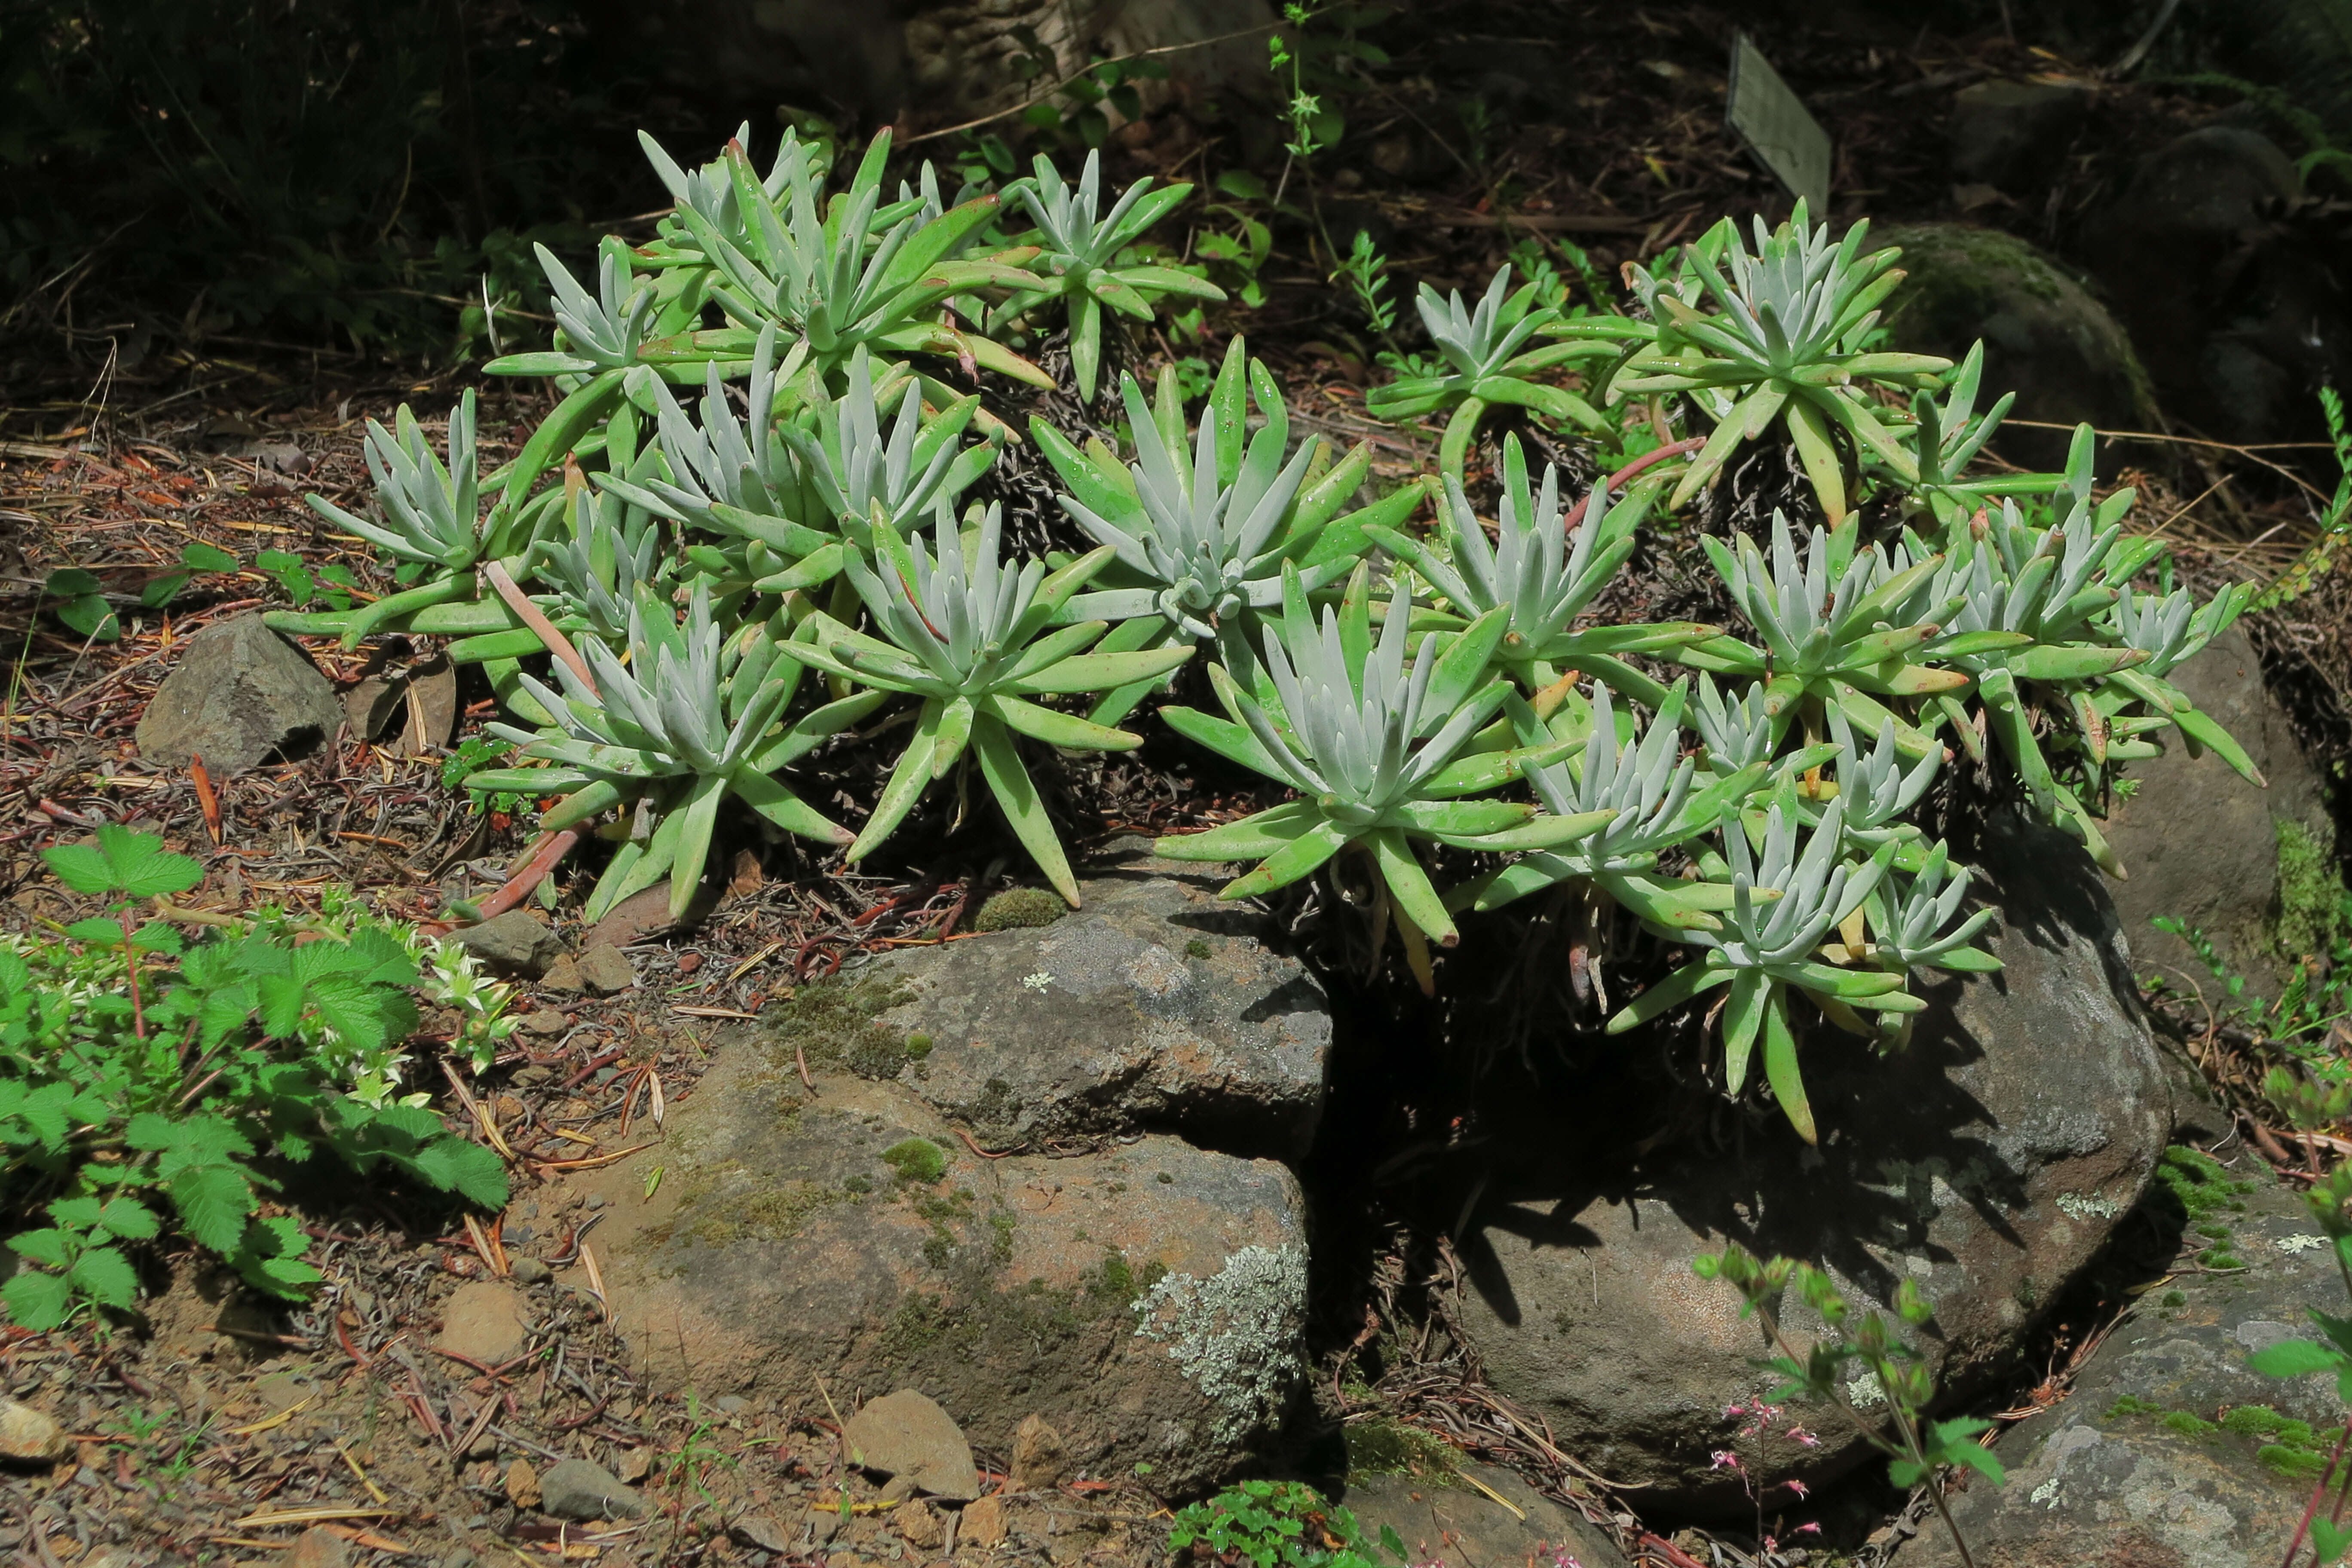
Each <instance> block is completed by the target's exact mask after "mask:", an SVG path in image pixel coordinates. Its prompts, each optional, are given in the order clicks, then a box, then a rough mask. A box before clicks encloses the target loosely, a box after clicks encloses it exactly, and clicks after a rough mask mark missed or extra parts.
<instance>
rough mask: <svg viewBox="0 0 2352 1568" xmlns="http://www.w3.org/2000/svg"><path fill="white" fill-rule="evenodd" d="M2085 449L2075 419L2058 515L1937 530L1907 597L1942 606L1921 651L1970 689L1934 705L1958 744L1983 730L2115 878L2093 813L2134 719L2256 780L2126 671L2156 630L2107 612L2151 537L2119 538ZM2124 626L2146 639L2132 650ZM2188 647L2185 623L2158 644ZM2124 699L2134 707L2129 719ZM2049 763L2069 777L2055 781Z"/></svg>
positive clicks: (2209, 724) (2222, 620)
mask: <svg viewBox="0 0 2352 1568" xmlns="http://www.w3.org/2000/svg"><path fill="white" fill-rule="evenodd" d="M2092 443H2093V436H2092V432H2091V429H2090V427H2089V426H2082V427H2081V428H2080V429H2078V430H2077V431H2076V433H2075V439H2074V449H2073V451H2072V453H2071V454H2070V456H2069V458H2068V461H2067V473H2066V494H2065V495H2064V496H2063V497H2062V498H2061V499H2062V500H2063V504H2064V507H2065V511H2064V515H2063V519H2062V521H2059V522H2058V523H2057V524H2056V525H2055V526H2052V527H2047V528H2043V527H2037V526H2035V525H2034V524H2032V523H2031V522H2029V521H2026V520H2025V518H2024V517H2023V515H2022V514H2021V513H2020V511H2019V510H2018V508H2017V505H2016V503H2015V502H2014V501H2013V500H2008V499H2004V500H2002V501H2001V503H2000V506H1999V507H1998V508H1997V509H1996V508H1988V509H1986V510H1981V511H1979V512H1978V513H1977V515H1976V517H1975V518H1974V519H1973V520H1971V521H1969V522H1967V523H1965V524H1959V525H1955V526H1953V527H1950V528H1948V529H1947V530H1946V537H1947V540H1948V543H1949V551H1948V555H1947V556H1946V557H1945V558H1944V560H1943V564H1942V565H1941V566H1940V567H1939V569H1938V570H1937V574H1935V576H1934V578H1933V579H1932V580H1930V581H1927V582H1926V583H1924V584H1921V587H1920V592H1919V595H1918V597H1916V599H1915V600H1914V601H1913V603H1914V605H1925V604H1926V603H1927V601H1928V600H1929V599H1932V598H1942V599H1943V600H1944V603H1943V605H1941V606H1939V607H1938V609H1937V614H1938V615H1939V616H1941V618H1942V620H1943V621H1944V624H1945V627H1946V630H1945V632H1944V634H1943V635H1941V636H1939V637H1937V639H1936V641H1935V643H1934V644H1933V645H1932V646H1931V647H1930V648H1929V649H1928V650H1927V652H1928V654H1929V655H1931V656H1933V657H1934V658H1937V662H1938V663H1942V664H1947V665H1949V666H1951V667H1952V668H1953V670H1954V671H1955V672H1957V673H1962V674H1966V675H1967V676H1969V677H1970V678H1972V679H1973V681H1974V683H1975V694H1976V696H1977V697H1978V699H1979V702H1980V704H1981V708H1980V710H1978V711H1976V712H1971V711H1970V710H1969V708H1968V707H1967V706H1965V705H1964V704H1963V703H1962V702H1961V701H1960V700H1959V696H1960V694H1959V693H1958V692H1951V691H1948V692H1944V693H1941V694H1939V695H1938V696H1937V698H1936V699H1935V700H1934V701H1935V704H1936V708H1937V711H1938V712H1939V713H1940V714H1941V716H1942V717H1943V718H1945V719H1948V720H1949V721H1951V722H1952V725H1953V728H1954V731H1955V733H1956V734H1957V735H1958V739H1959V741H1960V743H1961V744H1962V745H1963V746H1965V747H1967V748H1968V749H1969V752H1970V753H1971V755H1980V754H1981V752H1982V750H1983V740H1984V737H1986V736H1987V735H1988V734H1989V735H1990V737H1991V739H1992V740H1993V742H1995V743H1996V744H1997V745H1998V746H1999V748H2000V751H2001V752H2002V753H2003V754H2005V755H2006V756H2007V757H2008V759H2009V762H2010V763H2011V767H2013V768H2014V769H2015V770H2016V773H2017V776H2018V779H2019V782H2020V783H2021V784H2022V785H2023V786H2024V789H2025V794H2026V797H2027V799H2028V800H2029V801H2030V802H2031V804H2032V807H2033V809H2034V811H2035V813H2036V814H2037V815H2038V816H2041V817H2042V819H2043V820H2044V821H2046V822H2050V823H2053V824H2054V825H2055V826H2059V827H2061V828H2063V829H2064V830H2065V831H2066V832H2068V833H2069V834H2071V835H2073V836H2074V837H2075V838H2077V839H2079V840H2081V841H2082V843H2083V844H2084V847H2086V848H2087V849H2088V850H2089V851H2090V853H2091V855H2092V857H2093V858H2095V859H2096V860H2097V861H2098V862H2099V864H2100V865H2101V866H2102V867H2104V868H2105V869H2106V870H2107V871H2108V872H2109V873H2110V874H2111V875H2116V876H2120V875H2122V874H2123V867H2122V865H2121V863H2120V862H2119V861H2118V860H2117V859H2116V855H2115V852H2114V850H2113V849H2112V848H2110V847H2109V846H2108V844H2107V842H2106V839H2105V835H2104V834H2103V833H2102V832H2101V831H2100V828H2099V824H2098V821H2097V817H2096V815H2095V805H2097V803H2098V802H2099V800H2100V799H2101V797H2102V796H2103V795H2104V793H2105V778H2106V773H2107V770H2108V768H2109V766H2110V764H2111V763H2112V762H2113V761H2116V760H2118V753H2116V752H2114V751H2113V750H2112V749H2111V748H2112V747H2113V746H2114V744H2115V743H2116V742H2117V741H2118V740H2121V741H2123V742H2126V750H2125V751H2124V752H2122V753H2120V756H2121V757H2129V756H2132V755H2136V754H2139V752H2138V747H2137V744H2133V743H2132V742H2137V739H2138V737H2139V736H2141V735H2142V734H2144V733H2146V732H2147V731H2150V730H2153V729H2157V728H2160V727H2161V723H2158V724H2148V723H2144V722H2142V720H2143V719H2156V720H2159V721H2168V722H2172V723H2177V724H2179V726H2180V729H2181V732H2182V734H2183V735H2184V736H2186V737H2187V738H2188V739H2189V742H2190V743H2191V744H2192V745H2195V746H2210V747H2211V748H2212V749H2213V750H2214V751H2217V752H2220V753H2221V755H2222V757H2223V758H2224V759H2225V760H2226V761H2228V762H2229V763H2230V764H2231V766H2232V767H2233V768H2235V769H2236V770H2237V771H2238V772H2239V773H2241V774H2242V775H2243V776H2245V777H2246V778H2247V779H2249V780H2250V781H2252V782H2256V783H2259V782H2260V781H2261V774H2260V773H2257V772H2256V771H2255V769H2254V766H2253V763H2252V761H2251V759H2249V758H2248V757H2247V756H2246V754H2245V752H2244V751H2243V750H2242V748H2241V747H2240V746H2239V745H2238V744H2237V742H2235V741H2233V740H2231V738H2230V736H2229V734H2228V732H2227V731H2224V730H2222V729H2221V726H2220V725H2218V724H2216V723H2214V722H2213V721H2211V719H2210V717H2209V716H2207V715H2205V714H2203V713H2200V712H2199V711H2198V710H2197V709H2196V708H2195V707H2194V705H2193V704H2190V703H2189V702H2188V700H2186V699H2185V698H2179V697H2178V696H2177V693H2176V691H2175V689H2174V688H2173V687H2172V686H2171V685H2170V683H2169V682H2167V681H2165V680H2163V679H2161V678H2158V677H2151V676H2148V675H2147V674H2146V673H2145V672H2144V671H2143V670H2142V669H2141V668H2138V667H2140V666H2143V665H2145V664H2147V662H2148V661H2149V659H2150V658H2155V657H2158V653H2159V650H2160V649H2161V648H2162V647H2163V644H2164V641H2165V634H2164V631H2163V628H2162V627H2161V626H2159V625H2158V624H2155V623H2152V622H2150V621H2148V620H2147V617H2145V616H2141V615H2140V614H2139V613H2138V611H2137V605H2135V608H2134V610H2133V611H2129V612H2126V616H2127V617H2129V618H2128V619H2119V618H2118V617H2117V616H2115V615H2113V614H2110V613H2109V612H2110V611H2111V610H2112V609H2113V607H2114V606H2116V605H2118V603H2119V602H2120V600H2121V598H2122V595H2123V594H2124V592H2125V590H2126V588H2127V587H2128V585H2129V584H2130V583H2131V580H2132V579H2133V578H2134V577H2136V576H2137V575H2138V574H2140V573H2141V572H2142V571H2144V570H2146V569H2147V568H2148V567H2149V566H2150V565H2151V564H2153V563H2155V562H2156V561H2157V559H2158V557H2160V556H2161V555H2162V554H2163V552H2164V545H2163V542H2162V541H2161V540H2157V539H2149V538H2144V537H2134V536H2126V534H2125V533H2124V531H2123V517H2124V514H2125V513H2126V511H2127V510H2129V509H2130V506H2131V503H2132V499H2133V496H2132V492H2131V491H2130V490H2128V489H2123V490H2117V491H2116V492H2115V493H2114V494H2112V495H2110V496H2108V497H2107V498H2106V499H2105V500H2103V501H2098V502H2094V501H2093V500H2092V497H2091V454H2092ZM2244 602H2245V596H2244V595H2242V594H2238V593H2235V592H2231V593H2225V594H2223V595H2221V596H2219V597H2218V598H2216V599H2215V600H2214V601H2213V604H2212V605H2209V606H2208V607H2207V608H2206V609H2205V610H2203V611H2200V612H2193V614H2194V615H2195V616H2200V617H2201V619H2200V620H2199V621H2198V623H2197V624H2198V625H2199V626H2200V630H2202V632H2203V633H2204V635H2206V636H2208V637H2210V636H2214V635H2218V634H2219V633H2220V632H2221V630H2222V629H2224V628H2226V627H2227V626H2228V625H2229V624H2230V622H2231V620H2232V619H2233V618H2234V617H2235V616H2236V615H2237V613H2238V611H2239V610H2240V609H2241V608H2242V605H2243V604H2244ZM2174 613H2177V612H2174ZM2126 626H2129V627H2130V628H2131V629H2132V630H2133V631H2135V632H2137V633H2139V634H2140V635H2141V636H2143V637H2146V638H2147V640H2148V641H2149V642H2151V643H2152V644H2154V645H2156V646H2153V647H2135V646H2133V645H2132V641H2131V639H2130V638H2129V637H2126ZM2191 647H2192V644H2191V640H2190V637H2189V628H2188V625H2187V624H2186V623H2185V622H2184V624H2183V626H2182V632H2181V637H2180V638H2179V642H2178V644H2177V645H2176V646H2175V647H2172V648H2171V649H2170V650H2169V651H2170V652H2171V653H2172V654H2174V655H2177V656H2179V657H2186V652H2185V651H2183V650H2187V649H2190V648H2191ZM2134 701H2137V702H2138V703H2140V704H2144V705H2145V707H2146V709H2147V712H2146V713H2144V714H2134V713H2131V712H2130V711H2129V706H2130V704H2131V703H2132V702H2134ZM2053 758H2054V759H2055V763H2053ZM2060 767H2063V768H2066V769H2069V770H2070V771H2071V772H2072V773H2073V774H2074V777H2073V778H2071V779H2070V778H2062V777H2061V776H2060V774H2059V772H2058V771H2057V770H2058V769H2059V768H2060Z"/></svg>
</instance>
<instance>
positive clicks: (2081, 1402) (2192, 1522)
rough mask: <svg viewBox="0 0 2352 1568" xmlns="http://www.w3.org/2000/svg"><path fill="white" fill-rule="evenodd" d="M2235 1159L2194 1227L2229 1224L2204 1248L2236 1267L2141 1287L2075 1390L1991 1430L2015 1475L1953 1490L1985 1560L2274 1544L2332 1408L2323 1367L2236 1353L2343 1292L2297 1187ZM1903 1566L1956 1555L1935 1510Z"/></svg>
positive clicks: (2123, 1557) (2199, 1554)
mask: <svg viewBox="0 0 2352 1568" xmlns="http://www.w3.org/2000/svg"><path fill="white" fill-rule="evenodd" d="M2237 1164H2238V1169H2237V1170H2235V1171H2232V1172H2231V1173H2230V1174H2231V1176H2233V1177H2239V1178H2242V1179H2243V1190H2242V1191H2240V1192H2237V1193H2234V1194H2231V1197H2230V1199H2229V1202H2230V1203H2235V1204H2237V1205H2241V1206H2240V1207H2238V1208H2231V1207H2229V1206H2228V1205H2227V1204H2225V1205H2221V1206H2220V1207H2217V1208H2216V1209H2215V1210H2214V1211H2212V1212H2211V1213H2209V1214H2208V1215H2204V1216H2203V1217H2202V1218H2200V1219H2199V1221H2198V1223H2200V1224H2201V1225H2206V1226H2218V1227H2219V1228H2221V1229H2224V1230H2226V1231H2227V1232H2228V1235H2227V1237H2226V1239H2224V1240H2222V1241H2221V1247H2222V1248H2223V1249H2224V1250H2225V1251H2226V1253H2227V1257H2226V1258H2216V1259H2214V1261H2217V1262H2226V1261H2235V1262H2237V1263H2240V1264H2242V1266H2243V1267H2242V1268H2240V1269H2237V1270H2234V1271H2229V1272H2216V1273H2199V1272H2192V1271H2189V1270H2186V1269H2184V1270H2182V1271H2180V1272H2178V1273H2176V1274H2175V1275H2174V1277H2173V1278H2172V1279H2171V1281H2170V1283H2169V1284H2168V1285H2165V1286H2162V1287H2161V1288H2159V1289H2151V1290H2149V1291H2147V1292H2145V1293H2144V1294H2143V1295H2142V1296H2141V1297H2140V1298H2139V1303H2138V1305H2137V1308H2136V1309H2135V1310H2134V1311H2133V1313H2132V1315H2131V1316H2130V1317H2129V1318H2128V1319H2126V1320H2125V1321H2124V1322H2123V1323H2122V1325H2121V1326H2120V1327H2118V1328H2117V1329H2116V1331H2114V1332H2113V1333H2111V1334H2109V1335H2108V1336H2107V1338H2106V1340H2105V1342H2103V1343H2102V1344H2101V1345H2100V1347H2099V1349H2098V1351H2097V1352H2096V1353H2095V1354H2094V1355H2093V1356H2092V1358H2091V1360H2090V1363H2089V1364H2088V1365H2087V1366H2085V1367H2084V1369H2083V1371H2082V1372H2081V1373H2079V1374H2078V1375H2077V1377H2076V1379H2075V1383H2074V1393H2073V1394H2071V1395H2070V1396H2068V1397H2067V1399H2066V1400H2065V1401H2064V1402H2063V1404H2060V1405H2055V1406H2053V1407H2052V1408H2050V1409H2048V1410H2045V1411H2043V1412H2042V1413H2041V1414H2039V1415H2033V1416H2031V1417H2029V1418H2028V1419H2026V1420H2024V1421H2021V1422H2020V1423H2019V1424H2018V1425H2017V1426H2014V1427H2012V1428H2011V1430H2010V1431H2009V1432H2007V1433H2005V1434H2004V1435H2003V1436H2002V1437H2001V1440H2000V1443H1999V1444H1998V1445H1997V1446H1996V1447H1995V1449H1994V1452H1995V1453H1997V1454H1998V1455H2000V1458H2001V1461H2002V1462H2003V1463H2004V1464H2005V1465H2006V1466H2007V1467H2008V1468H2009V1484H2008V1485H2007V1486H2005V1487H2002V1488H2000V1489H1998V1490H1996V1489H1993V1488H1990V1487H1985V1486H1971V1487H1970V1488H1969V1490H1968V1491H1967V1492H1966V1493H1965V1494H1963V1495H1962V1496H1960V1497H1959V1498H1958V1499H1957V1500H1955V1502H1954V1504H1953V1511H1954V1514H1955V1516H1956V1519H1957V1521H1958V1524H1959V1527H1960V1530H1961V1531H1962V1532H1963V1533H1964V1534H1965V1535H1966V1536H1967V1537H1968V1540H1969V1546H1970V1548H1971V1549H1972V1550H1973V1551H1974V1552H1975V1553H1976V1558H1977V1561H1978V1562H1979V1563H2001V1564H2005V1565H2014V1568H2058V1565H2060V1564H2063V1565H2065V1568H2074V1565H2075V1564H2078V1563H2079V1564H2090V1565H2094V1568H2107V1565H2109V1564H2133V1565H2138V1564H2147V1568H2172V1565H2175V1564H2178V1565H2179V1568H2191V1565H2193V1568H2272V1565H2273V1564H2274V1563H2278V1562H2280V1561H2281V1560H2282V1559H2283V1558H2284V1554H2285V1552H2286V1543H2287V1541H2288V1539H2289V1537H2291V1536H2292V1535H2293V1534H2294V1526H2295V1521H2297V1520H2298V1519H2299V1518H2301V1517H2302V1513H2303V1509H2304V1505H2305V1502H2306V1501H2307V1500H2309V1498H2310V1496H2311V1488H2312V1483H2313V1481H2314V1479H2315V1471H2316V1463H2315V1457H2324V1454H2325V1451H2326V1448H2327V1447H2329V1446H2330V1444H2331V1442H2332V1437H2333V1434H2332V1433H2330V1432H2329V1431H2328V1429H2329V1428H2331V1427H2335V1426H2339V1425H2340V1424H2341V1423H2342V1422H2343V1420H2344V1407H2343V1405H2342V1404H2341V1403H2340V1402H2338V1400H2337V1399H2336V1389H2335V1387H2334V1384H2333V1381H2332V1380H2331V1379H2330V1378H2329V1377H2328V1376H2327V1375H2326V1374H2325V1373H2313V1374H2311V1375H2309V1376H2306V1377H2301V1378H2296V1379H2294V1380H2292V1381H2282V1380H2280V1379H2277V1378H2270V1377H2263V1376H2262V1375H2260V1374H2259V1373H2255V1372H2254V1371H2253V1370H2252V1368H2250V1367H2249V1366H2247V1365H2246V1358H2247V1357H2248V1356H2249V1355H2251V1354H2252V1353H2253V1352H2256V1351H2259V1350H2263V1349H2265V1348H2267V1347H2268V1346H2270V1345H2273V1344H2275V1343H2277V1342H2279V1341H2281V1340H2286V1339H2315V1338H2317V1337H2318V1331H2317V1330H2316V1329H2315V1328H2314V1327H2313V1326H2312V1324H2311V1321H2310V1319H2309V1317H2308V1316H2307V1315H2306V1312H2307V1310H2308V1309H2310V1308H2313V1307H2317V1308H2319V1309H2320V1310H2324V1311H2330V1312H2340V1311H2342V1310H2344V1305H2345V1303H2344V1288H2343V1285H2342V1283H2341V1281H2340V1280H2339V1279H2338V1278H2337V1275H2336V1259H2335V1257H2334V1255H2333V1253H2332V1252H2330V1250H2329V1249H2328V1247H2326V1244H2325V1242H2324V1240H2323V1239H2322V1238H2321V1237H2319V1236H2318V1235H2317V1227H2316V1226H2314V1225H2313V1223H2312V1219H2311V1215H2310V1212H2309V1211H2308V1210H2307V1209H2306V1208H2305V1206H2304V1204H2303V1201H2302V1199H2301V1198H2300V1197H2299V1196H2298V1195H2297V1194H2294V1193H2292V1192H2290V1191H2288V1190H2286V1189H2285V1188H2284V1187H2282V1186H2279V1185H2276V1184H2273V1179H2272V1177H2271V1175H2270V1173H2269V1172H2268V1171H2267V1170H2265V1169H2264V1168H2263V1166H2262V1164H2261V1163H2260V1162H2259V1161H2257V1160H2255V1159H2253V1158H2252V1157H2251V1156H2249V1157H2246V1158H2243V1159H2241V1160H2240V1161H2238V1162H2237ZM2191 1239H2192V1241H2193V1240H2197V1239H2203V1238H2198V1237H2192V1238H2191ZM2195 1267H2199V1266H2197V1265H2192V1266H2191V1268H2195ZM2291 1422H2299V1423H2301V1424H2302V1430H2301V1431H2300V1432H2297V1431H2296V1430H2294V1427H2292V1426H2287V1425H2286V1423H2291ZM2305 1471H2310V1472H2312V1473H2304V1472H2305ZM1897 1562H1898V1563H1900V1564H1901V1568H1958V1563H1959V1558H1958V1554H1957V1553H1956V1552H1953V1551H1952V1548H1951V1545H1950V1543H1949V1542H1948V1541H1946V1540H1945V1539H1943V1538H1942V1537H1941V1535H1940V1534H1939V1532H1937V1531H1936V1529H1935V1527H1934V1526H1933V1525H1932V1524H1930V1525H1928V1526H1927V1527H1926V1528H1924V1529H1923V1530H1922V1531H1920V1533H1919V1536H1918V1538H1917V1540H1916V1541H1915V1542H1912V1544H1911V1545H1909V1546H1908V1547H1906V1549H1905V1551H1904V1552H1903V1554H1902V1556H1901V1557H1900V1558H1898V1559H1897Z"/></svg>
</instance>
